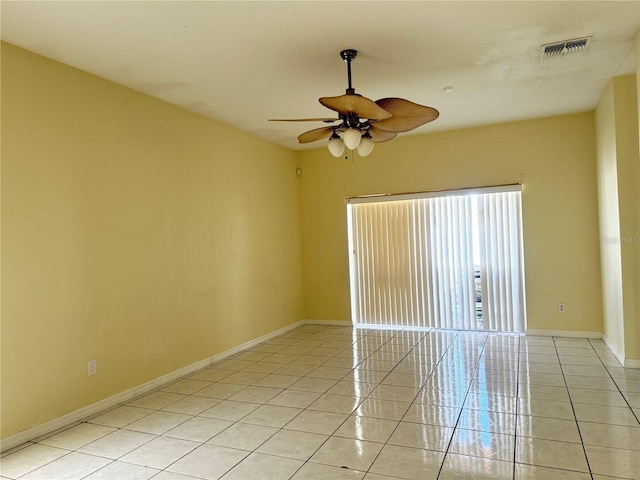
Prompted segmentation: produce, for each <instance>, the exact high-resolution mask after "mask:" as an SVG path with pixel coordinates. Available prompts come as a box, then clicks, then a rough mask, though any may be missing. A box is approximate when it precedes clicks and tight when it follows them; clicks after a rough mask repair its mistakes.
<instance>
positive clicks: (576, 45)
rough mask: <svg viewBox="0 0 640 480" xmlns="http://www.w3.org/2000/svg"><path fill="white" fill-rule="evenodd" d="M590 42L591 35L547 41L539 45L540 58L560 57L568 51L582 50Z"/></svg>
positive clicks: (576, 51)
mask: <svg viewBox="0 0 640 480" xmlns="http://www.w3.org/2000/svg"><path fill="white" fill-rule="evenodd" d="M589 42H591V37H585V38H574V39H573V40H565V41H564V42H558V43H549V44H547V45H542V47H540V58H542V59H543V60H545V59H547V58H551V57H562V56H564V55H568V54H569V53H578V52H584V51H585V50H586V49H587V47H588V46H589Z"/></svg>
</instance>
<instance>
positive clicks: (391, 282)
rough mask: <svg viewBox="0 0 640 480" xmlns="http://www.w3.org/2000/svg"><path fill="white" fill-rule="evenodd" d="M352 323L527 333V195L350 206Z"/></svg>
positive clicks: (486, 193) (413, 198) (496, 192)
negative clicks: (524, 227) (524, 221)
mask: <svg viewBox="0 0 640 480" xmlns="http://www.w3.org/2000/svg"><path fill="white" fill-rule="evenodd" d="M347 209H348V219H349V248H350V273H351V307H352V316H353V321H354V323H355V324H373V325H402V326H417V327H435V328H451V329H462V330H491V331H505V332H506V331H509V332H522V331H524V329H525V298H524V272H523V253H522V219H521V192H520V191H519V187H518V189H515V188H514V187H508V188H504V187H501V188H498V189H495V188H494V189H491V190H480V191H478V190H474V191H458V192H447V193H446V195H442V194H425V195H410V196H398V197H394V198H393V199H389V198H388V197H383V198H380V197H374V198H358V199H350V200H349V202H348V205H347Z"/></svg>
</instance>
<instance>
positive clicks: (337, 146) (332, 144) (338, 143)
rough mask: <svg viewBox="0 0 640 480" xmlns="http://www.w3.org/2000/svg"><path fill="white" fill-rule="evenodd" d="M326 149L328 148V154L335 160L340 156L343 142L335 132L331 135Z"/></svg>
mask: <svg viewBox="0 0 640 480" xmlns="http://www.w3.org/2000/svg"><path fill="white" fill-rule="evenodd" d="M327 147H328V148H329V152H331V155H333V156H334V157H336V158H337V157H339V156H341V155H342V153H343V152H344V142H343V141H342V139H341V138H340V137H339V136H338V135H337V134H336V133H335V132H334V133H333V135H331V138H330V139H329V144H328V145H327Z"/></svg>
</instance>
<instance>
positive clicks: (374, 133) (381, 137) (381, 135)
mask: <svg viewBox="0 0 640 480" xmlns="http://www.w3.org/2000/svg"><path fill="white" fill-rule="evenodd" d="M376 125H377V124H376ZM369 135H371V139H372V140H373V143H382V142H386V141H387V140H391V139H392V138H395V137H397V136H398V134H397V133H394V132H385V131H384V130H380V129H378V128H376V127H375V125H374V124H371V126H369Z"/></svg>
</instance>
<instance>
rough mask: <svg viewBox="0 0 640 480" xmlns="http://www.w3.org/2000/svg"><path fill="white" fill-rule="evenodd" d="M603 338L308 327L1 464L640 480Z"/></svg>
mask: <svg viewBox="0 0 640 480" xmlns="http://www.w3.org/2000/svg"><path fill="white" fill-rule="evenodd" d="M639 416H640V370H637V369H625V368H622V367H621V366H620V364H619V363H618V362H617V360H616V359H615V358H614V357H613V355H612V354H611V352H610V351H609V350H608V349H607V348H606V346H605V344H604V343H603V342H602V341H599V340H587V339H568V338H542V337H525V336H517V335H504V334H485V333H477V332H455V331H437V330H431V331H410V330H401V329H391V330H382V329H379V330H373V329H353V328H346V327H335V326H316V325H313V326H312V325H307V326H303V327H300V328H298V329H296V330H293V331H291V332H289V333H287V334H285V335H281V336H279V337H277V338H274V339H272V340H270V341H267V342H264V343H262V344H260V345H258V346H256V347H255V348H252V349H250V350H247V351H245V352H242V353H240V354H238V355H235V356H234V357H232V358H229V359H227V360H225V361H222V362H219V363H217V364H214V365H212V366H211V367H209V368H206V369H204V370H201V371H199V372H197V373H195V374H193V375H190V376H188V377H186V378H183V379H180V380H178V381H176V382H173V383H171V384H169V385H166V386H164V387H162V388H160V389H158V390H157V391H154V392H151V393H148V394H146V395H144V396H141V397H139V398H136V399H134V400H132V401H130V402H129V403H127V404H124V405H120V406H118V407H116V408H113V409H111V410H109V411H107V412H103V413H101V414H99V415H96V416H93V417H92V418H89V419H86V420H85V421H84V422H81V423H78V424H75V425H72V426H69V427H68V428H67V429H64V430H63V431H60V432H57V433H55V434H51V435H48V436H46V437H43V438H40V439H36V440H34V441H33V442H31V443H28V444H25V445H22V446H21V447H18V448H16V449H14V450H12V451H9V452H6V453H5V454H4V455H3V456H2V458H1V459H0V472H1V474H2V478H4V479H7V478H10V479H47V480H53V479H87V480H98V479H116V480H129V479H131V480H136V479H140V480H142V479H149V478H153V479H157V480H180V479H181V480H187V479H191V480H193V479H207V480H211V479H218V478H223V479H225V480H231V479H248V480H253V479H269V480H272V479H273V480H277V479H293V480H304V479H332V480H333V479H336V480H340V479H349V480H358V479H366V480H385V479H387V480H391V479H415V480H430V479H439V480H445V479H456V478H460V479H471V478H492V479H494V478H495V479H514V480H524V479H585V480H586V479H599V480H602V479H605V478H609V479H611V478H627V479H633V478H636V479H637V478H640V423H639V422H638V417H639Z"/></svg>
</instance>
